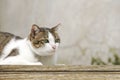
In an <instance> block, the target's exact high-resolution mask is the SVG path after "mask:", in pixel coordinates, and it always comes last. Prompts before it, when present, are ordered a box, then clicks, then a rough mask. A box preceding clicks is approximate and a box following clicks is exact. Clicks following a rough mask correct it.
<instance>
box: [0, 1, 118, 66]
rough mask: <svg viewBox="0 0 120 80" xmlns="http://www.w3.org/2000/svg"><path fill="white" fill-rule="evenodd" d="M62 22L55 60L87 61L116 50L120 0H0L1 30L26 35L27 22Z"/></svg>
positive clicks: (44, 24)
mask: <svg viewBox="0 0 120 80" xmlns="http://www.w3.org/2000/svg"><path fill="white" fill-rule="evenodd" d="M33 23H36V24H38V25H40V26H48V27H52V26H54V25H56V24H57V23H62V25H61V27H60V30H59V33H60V36H61V39H62V43H61V47H60V48H59V50H58V52H57V53H58V54H59V61H60V62H62V63H67V64H81V65H89V64H91V61H92V57H97V58H100V59H102V60H103V61H105V62H108V58H112V59H113V54H119V53H120V44H119V43H120V0H0V26H1V30H2V31H7V32H12V33H14V34H16V35H21V36H23V37H25V36H27V35H28V33H29V30H30V28H31V25H32V24H33Z"/></svg>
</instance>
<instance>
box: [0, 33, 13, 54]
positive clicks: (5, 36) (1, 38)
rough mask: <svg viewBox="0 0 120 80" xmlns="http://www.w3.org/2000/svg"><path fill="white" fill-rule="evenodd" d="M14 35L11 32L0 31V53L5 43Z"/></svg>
mask: <svg viewBox="0 0 120 80" xmlns="http://www.w3.org/2000/svg"><path fill="white" fill-rule="evenodd" d="M13 37H14V35H13V34H10V33H6V32H0V54H1V53H2V51H3V49H4V47H5V46H6V44H7V43H8V42H9V41H10V40H11V39H12V38H13Z"/></svg>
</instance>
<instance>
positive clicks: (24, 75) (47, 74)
mask: <svg viewBox="0 0 120 80" xmlns="http://www.w3.org/2000/svg"><path fill="white" fill-rule="evenodd" d="M0 80H120V66H0Z"/></svg>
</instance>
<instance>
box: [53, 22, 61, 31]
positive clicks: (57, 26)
mask: <svg viewBox="0 0 120 80" xmlns="http://www.w3.org/2000/svg"><path fill="white" fill-rule="evenodd" d="M60 25H61V23H59V24H57V25H56V26H54V27H52V28H51V30H52V31H57V30H58V28H59V26H60Z"/></svg>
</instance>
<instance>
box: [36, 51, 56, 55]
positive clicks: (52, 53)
mask: <svg viewBox="0 0 120 80" xmlns="http://www.w3.org/2000/svg"><path fill="white" fill-rule="evenodd" d="M36 54H37V55H39V56H50V55H54V54H55V50H52V51H45V52H39V53H36Z"/></svg>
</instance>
